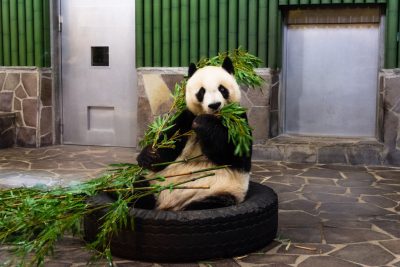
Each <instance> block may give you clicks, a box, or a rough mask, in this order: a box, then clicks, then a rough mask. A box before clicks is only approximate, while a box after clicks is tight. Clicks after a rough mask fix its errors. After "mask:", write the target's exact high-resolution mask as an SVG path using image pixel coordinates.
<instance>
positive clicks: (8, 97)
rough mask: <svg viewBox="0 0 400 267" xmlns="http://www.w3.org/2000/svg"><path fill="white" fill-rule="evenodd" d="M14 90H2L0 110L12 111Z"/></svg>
mask: <svg viewBox="0 0 400 267" xmlns="http://www.w3.org/2000/svg"><path fill="white" fill-rule="evenodd" d="M13 97H14V93H13V92H1V93H0V111H4V112H11V111H12V104H13Z"/></svg>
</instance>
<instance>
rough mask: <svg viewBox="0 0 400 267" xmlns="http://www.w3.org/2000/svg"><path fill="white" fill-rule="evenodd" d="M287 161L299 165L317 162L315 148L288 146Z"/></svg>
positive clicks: (286, 150) (286, 151)
mask: <svg viewBox="0 0 400 267" xmlns="http://www.w3.org/2000/svg"><path fill="white" fill-rule="evenodd" d="M285 160H287V161H290V162H298V163H315V162H317V158H316V152H315V149H314V148H310V147H308V146H288V147H286V149H285Z"/></svg>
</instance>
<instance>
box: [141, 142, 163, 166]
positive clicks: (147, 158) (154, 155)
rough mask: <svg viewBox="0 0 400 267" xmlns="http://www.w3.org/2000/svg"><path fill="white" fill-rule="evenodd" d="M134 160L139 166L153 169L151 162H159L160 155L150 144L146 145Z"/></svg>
mask: <svg viewBox="0 0 400 267" xmlns="http://www.w3.org/2000/svg"><path fill="white" fill-rule="evenodd" d="M136 160H137V162H138V165H139V166H140V167H143V168H146V169H149V170H153V168H152V164H154V163H158V162H159V160H160V155H159V153H158V152H157V150H156V149H154V148H153V147H152V146H146V147H145V148H143V150H142V151H141V152H140V154H139V155H138V156H137V159H136Z"/></svg>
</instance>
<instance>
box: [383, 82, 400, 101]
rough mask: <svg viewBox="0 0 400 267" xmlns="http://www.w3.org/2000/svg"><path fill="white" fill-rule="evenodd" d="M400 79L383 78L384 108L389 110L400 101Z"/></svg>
mask: <svg viewBox="0 0 400 267" xmlns="http://www.w3.org/2000/svg"><path fill="white" fill-rule="evenodd" d="M399 88H400V78H399V77H393V78H388V77H386V78H385V99H384V100H385V108H387V109H390V108H392V107H393V106H394V104H395V103H396V102H398V100H399V99H400V94H399V90H398V89H399Z"/></svg>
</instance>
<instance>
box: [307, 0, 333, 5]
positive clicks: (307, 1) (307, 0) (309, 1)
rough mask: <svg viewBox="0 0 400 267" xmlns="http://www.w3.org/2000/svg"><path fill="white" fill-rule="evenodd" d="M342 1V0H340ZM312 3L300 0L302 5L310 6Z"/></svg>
mask: <svg viewBox="0 0 400 267" xmlns="http://www.w3.org/2000/svg"><path fill="white" fill-rule="evenodd" d="M339 1H340V0H339ZM309 3H310V1H309V0H300V4H301V5H308V4H309Z"/></svg>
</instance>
